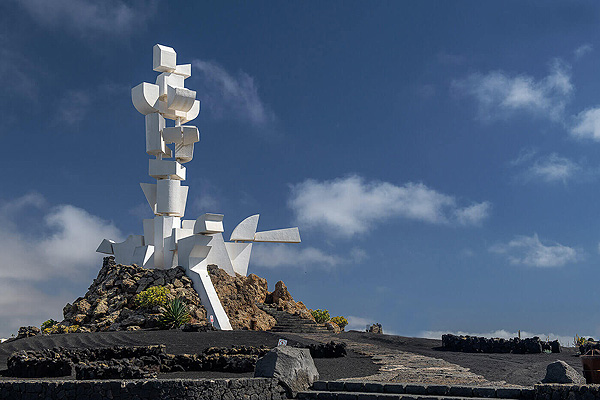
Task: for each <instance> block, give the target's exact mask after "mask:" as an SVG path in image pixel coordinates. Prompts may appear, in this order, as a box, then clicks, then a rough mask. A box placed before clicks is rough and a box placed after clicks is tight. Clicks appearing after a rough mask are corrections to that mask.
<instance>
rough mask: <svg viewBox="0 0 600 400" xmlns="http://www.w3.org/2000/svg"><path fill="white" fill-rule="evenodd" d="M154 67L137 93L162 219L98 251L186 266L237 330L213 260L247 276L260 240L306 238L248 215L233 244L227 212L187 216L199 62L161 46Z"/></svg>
mask: <svg viewBox="0 0 600 400" xmlns="http://www.w3.org/2000/svg"><path fill="white" fill-rule="evenodd" d="M152 65H153V69H154V71H156V72H160V74H159V75H158V77H157V78H156V83H155V84H152V83H147V82H143V83H140V84H139V85H138V86H136V87H134V88H133V89H131V99H132V101H133V105H134V107H135V108H136V109H137V110H138V111H139V112H140V113H142V114H144V116H145V120H146V123H145V126H146V153H148V154H149V155H151V156H154V157H155V158H154V159H150V160H149V166H148V174H149V175H150V176H151V177H152V178H155V179H156V183H155V184H154V183H141V184H140V186H141V188H142V191H143V192H144V195H145V196H146V200H147V201H148V204H149V205H150V208H151V209H152V212H153V213H154V218H153V219H145V220H144V221H143V226H144V235H143V236H140V235H130V236H129V237H128V238H127V240H125V241H124V242H122V243H115V242H114V241H112V240H109V239H104V240H103V241H102V243H100V246H98V249H97V250H96V251H97V252H99V253H104V254H114V256H115V261H116V262H117V263H119V264H137V265H140V266H143V267H145V268H161V269H167V268H173V267H175V266H177V265H181V266H182V267H183V268H185V270H186V274H187V275H188V276H189V277H190V279H191V280H192V282H193V283H194V289H195V290H196V292H198V295H199V296H200V299H201V301H202V304H203V305H204V307H205V308H206V311H207V313H208V315H212V316H214V323H215V326H216V327H217V328H219V329H223V330H231V329H232V328H231V324H230V322H229V318H228V317H227V314H226V312H225V310H224V309H223V305H222V304H221V302H220V300H219V297H218V296H217V293H216V291H215V288H214V286H213V284H212V281H211V280H210V276H209V275H208V269H207V267H208V265H212V264H215V265H217V266H219V268H221V269H223V270H225V271H226V272H227V273H228V274H229V275H231V276H235V275H236V273H237V274H241V275H244V276H245V275H246V274H247V272H248V263H249V261H250V253H251V251H252V242H273V243H300V233H299V231H298V228H288V229H277V230H272V231H265V232H257V231H256V229H257V227H258V218H259V215H258V214H257V215H253V216H251V217H248V218H246V219H245V220H243V221H242V222H241V223H240V224H239V225H238V226H237V227H236V228H235V229H234V230H233V232H232V234H231V237H230V240H231V241H230V242H225V241H224V239H223V215H222V214H211V213H207V214H204V215H201V216H200V217H198V218H197V219H196V220H182V217H183V216H184V214H185V205H186V201H187V195H188V187H187V186H182V185H181V181H183V180H185V178H186V168H185V167H184V166H183V165H181V164H183V163H186V162H189V161H191V160H192V158H193V155H194V143H197V142H199V141H200V132H199V131H198V128H196V127H195V126H190V125H182V124H185V123H186V122H189V121H191V120H193V119H195V118H196V117H197V116H198V114H199V113H200V101H199V100H196V92H194V91H193V90H189V89H186V88H185V87H184V86H185V79H186V78H189V77H190V76H191V75H192V66H191V64H185V65H177V53H175V50H173V49H172V48H170V47H167V46H162V45H160V44H157V45H155V46H154V48H153V60H152ZM166 120H173V121H174V126H169V127H167V125H166ZM170 146H173V148H171V147H170ZM169 158H174V159H171V160H169Z"/></svg>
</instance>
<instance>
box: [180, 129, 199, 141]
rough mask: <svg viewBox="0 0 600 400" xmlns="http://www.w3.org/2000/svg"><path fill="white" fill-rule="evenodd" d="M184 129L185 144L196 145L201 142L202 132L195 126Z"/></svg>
mask: <svg viewBox="0 0 600 400" xmlns="http://www.w3.org/2000/svg"><path fill="white" fill-rule="evenodd" d="M182 128H183V144H184V145H188V144H194V143H196V142H199V141H200V131H199V130H198V128H196V127H195V126H191V125H184V126H182Z"/></svg>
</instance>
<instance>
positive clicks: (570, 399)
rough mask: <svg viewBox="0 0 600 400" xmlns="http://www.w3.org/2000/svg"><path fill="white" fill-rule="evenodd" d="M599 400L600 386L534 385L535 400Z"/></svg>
mask: <svg viewBox="0 0 600 400" xmlns="http://www.w3.org/2000/svg"><path fill="white" fill-rule="evenodd" d="M590 399H600V385H598V384H587V385H572V384H558V383H546V384H539V385H535V400H590Z"/></svg>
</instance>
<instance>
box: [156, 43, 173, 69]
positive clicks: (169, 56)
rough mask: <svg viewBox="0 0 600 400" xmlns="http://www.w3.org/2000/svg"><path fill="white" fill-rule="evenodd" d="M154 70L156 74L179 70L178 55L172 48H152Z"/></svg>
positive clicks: (158, 45) (159, 46)
mask: <svg viewBox="0 0 600 400" xmlns="http://www.w3.org/2000/svg"><path fill="white" fill-rule="evenodd" d="M152 69H153V70H154V71H156V72H172V71H175V70H176V69H177V53H176V52H175V50H173V49H172V48H171V47H167V46H163V45H160V44H156V45H154V47H153V48H152Z"/></svg>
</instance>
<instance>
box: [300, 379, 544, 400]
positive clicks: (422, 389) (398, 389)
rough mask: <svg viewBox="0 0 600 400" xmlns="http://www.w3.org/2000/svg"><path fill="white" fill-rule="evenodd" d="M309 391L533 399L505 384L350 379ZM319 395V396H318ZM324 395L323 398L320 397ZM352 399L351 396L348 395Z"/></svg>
mask: <svg viewBox="0 0 600 400" xmlns="http://www.w3.org/2000/svg"><path fill="white" fill-rule="evenodd" d="M311 389H312V390H311V392H327V393H333V392H336V393H378V394H393V395H396V396H397V395H409V396H412V395H415V396H418V397H422V396H426V397H432V398H433V397H443V398H451V397H452V398H471V399H473V398H487V399H490V398H492V399H523V400H532V399H533V397H534V389H528V388H506V387H476V386H445V385H420V384H414V383H407V384H404V383H381V382H350V381H317V382H315V383H314V384H313V386H312V388H311ZM320 398H321V397H319V399H320ZM323 398H326V397H323ZM336 398H337V397H336ZM349 398H352V397H349Z"/></svg>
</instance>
